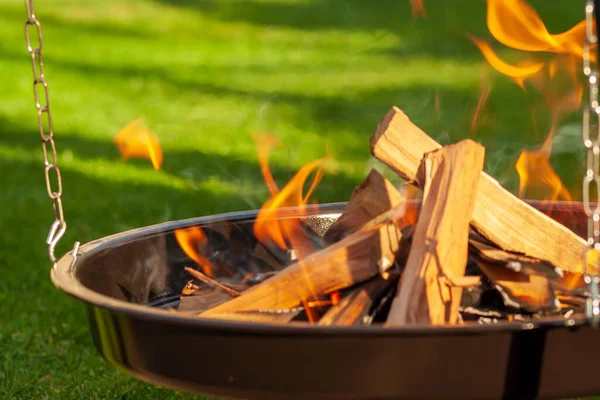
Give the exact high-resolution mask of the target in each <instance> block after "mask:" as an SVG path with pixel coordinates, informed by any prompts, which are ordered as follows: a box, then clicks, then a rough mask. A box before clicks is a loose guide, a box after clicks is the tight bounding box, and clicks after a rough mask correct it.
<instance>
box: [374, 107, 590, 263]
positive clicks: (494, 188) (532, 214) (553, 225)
mask: <svg viewBox="0 0 600 400" xmlns="http://www.w3.org/2000/svg"><path fill="white" fill-rule="evenodd" d="M438 148H440V145H439V144H438V143H437V142H436V141H435V140H433V139H432V138H431V137H429V136H428V135H427V134H426V133H425V132H423V131H422V130H421V129H419V128H418V127H417V126H416V125H415V124H413V123H412V122H411V121H410V120H409V118H408V117H407V116H406V115H405V114H404V113H403V112H402V111H401V110H400V109H399V108H397V107H394V108H392V109H391V110H390V111H389V112H388V113H387V114H386V116H385V117H384V118H383V120H382V121H381V123H380V124H379V126H378V127H377V130H376V132H375V133H374V134H373V136H372V138H371V152H372V154H373V155H374V156H375V157H376V158H377V159H379V160H380V161H382V162H384V163H385V164H387V165H388V166H390V167H391V168H392V169H393V170H394V171H396V173H398V174H399V175H400V176H401V177H403V178H404V179H406V180H408V181H409V182H412V183H414V184H416V185H417V186H419V187H423V185H424V182H423V181H422V179H420V177H419V176H418V174H417V169H418V166H419V164H420V162H421V159H422V158H423V156H424V154H425V153H427V152H430V151H432V150H435V149H438ZM471 223H472V225H473V227H474V228H475V230H476V231H477V232H478V233H479V234H481V235H482V236H483V237H485V238H486V239H488V240H490V241H491V242H493V243H495V244H496V245H497V246H498V247H500V248H502V249H503V250H507V251H511V252H515V253H521V254H524V255H527V256H529V257H533V258H538V259H540V260H545V261H548V262H549V263H550V264H552V265H555V266H560V267H561V268H563V269H564V270H565V271H568V272H572V273H576V274H581V273H583V265H582V262H581V255H582V254H583V250H584V248H585V246H586V243H585V241H584V240H583V239H582V238H581V237H579V236H577V235H576V234H575V233H573V232H572V231H571V230H569V229H568V228H566V227H565V226H564V225H561V224H560V223H558V222H556V221H555V220H553V219H552V218H550V217H548V216H546V215H544V214H543V213H541V212H540V211H538V210H536V209H534V208H533V207H531V206H530V205H528V204H527V203H525V202H524V201H522V200H520V199H519V198H517V197H516V196H514V195H513V194H511V193H510V192H509V191H508V190H506V189H504V188H503V187H502V186H500V184H499V183H498V182H497V181H496V180H495V179H493V178H492V177H490V176H489V175H487V174H486V173H484V172H482V173H481V178H480V179H479V184H478V192H477V196H476V199H475V206H474V209H473V215H472V222H471ZM588 270H589V271H590V273H593V274H597V273H598V272H599V271H598V265H597V263H596V262H595V260H589V262H588Z"/></svg>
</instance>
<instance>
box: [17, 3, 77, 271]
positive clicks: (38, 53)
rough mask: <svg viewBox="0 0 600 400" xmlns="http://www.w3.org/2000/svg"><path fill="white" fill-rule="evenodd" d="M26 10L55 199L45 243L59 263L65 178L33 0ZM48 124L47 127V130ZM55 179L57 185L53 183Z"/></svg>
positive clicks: (47, 173) (46, 162)
mask: <svg viewBox="0 0 600 400" xmlns="http://www.w3.org/2000/svg"><path fill="white" fill-rule="evenodd" d="M25 8H26V9H27V21H25V41H26V43H27V51H29V54H30V55H31V68H32V70H33V94H34V96H35V107H36V109H37V119H38V127H39V131H40V136H41V139H42V153H43V155H44V175H45V177H46V191H47V193H48V196H49V197H50V200H52V211H53V214H54V222H53V223H52V226H51V227H50V232H48V237H47V239H46V243H47V244H48V255H49V256H50V260H52V262H53V263H54V262H56V257H55V256H54V248H55V247H56V244H57V243H58V241H59V240H60V238H61V237H62V236H63V235H64V233H65V231H66V230H67V223H66V222H65V216H64V214H63V205H62V179H61V176H60V170H59V169H58V158H57V156H56V145H55V143H54V126H53V125H52V114H51V113H50V99H49V97H48V83H47V82H46V78H45V76H44V60H43V57H42V47H43V40H42V27H41V25H40V21H38V19H37V18H36V17H35V12H34V10H33V0H25ZM31 27H35V33H36V35H37V47H34V46H35V45H34V44H32V41H35V37H34V38H32V37H31V34H30V28H31ZM44 125H46V128H45V127H44ZM52 175H53V176H54V180H55V181H56V186H54V185H53V184H52V181H53V179H51V176H52Z"/></svg>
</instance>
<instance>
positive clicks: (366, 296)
mask: <svg viewBox="0 0 600 400" xmlns="http://www.w3.org/2000/svg"><path fill="white" fill-rule="evenodd" d="M392 285H393V281H392V280H385V279H383V278H381V277H375V278H373V279H371V280H370V281H369V282H367V283H365V284H364V285H361V286H360V287H358V288H357V289H355V290H354V291H352V292H351V293H350V294H348V295H347V296H346V297H344V298H343V299H342V301H340V302H339V303H338V304H336V305H334V306H332V307H331V308H330V309H329V310H328V311H327V312H326V313H325V315H323V316H322V317H321V319H320V320H319V323H318V324H319V325H343V326H350V325H361V324H364V323H367V322H369V321H368V319H369V311H370V309H371V308H372V307H373V305H374V304H375V303H376V302H377V300H378V299H380V298H381V297H382V296H385V294H386V292H388V291H389V290H390V289H391V287H392ZM365 319H366V320H365Z"/></svg>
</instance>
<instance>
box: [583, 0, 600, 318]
mask: <svg viewBox="0 0 600 400" xmlns="http://www.w3.org/2000/svg"><path fill="white" fill-rule="evenodd" d="M594 17H595V7H594V1H593V0H588V1H587V4H586V6H585V21H586V38H585V42H584V46H583V73H584V74H585V76H586V78H587V80H588V84H589V101H588V102H586V104H585V105H584V107H583V121H582V134H583V144H584V146H585V148H586V149H587V155H586V172H585V177H584V179H583V206H584V210H585V214H586V215H587V217H588V232H587V247H586V248H585V250H584V252H583V268H584V279H585V282H586V283H587V284H588V286H589V291H590V293H589V297H588V300H587V303H586V316H587V317H588V318H589V319H590V322H591V324H592V325H593V326H598V325H599V323H600V292H599V289H598V287H599V283H600V278H599V277H598V276H597V275H593V276H592V275H590V274H589V272H588V268H587V266H588V265H589V263H590V262H591V261H592V260H590V256H593V257H594V259H593V260H594V261H595V262H597V261H598V257H599V256H600V205H599V203H600V201H599V200H600V106H599V104H598V72H597V70H596V68H595V67H592V63H591V60H590V49H591V47H592V45H594V44H596V43H597V42H598V37H597V34H596V33H595V32H594ZM592 187H595V189H592ZM591 190H595V191H596V197H595V204H594V205H592V201H591V200H590V191H591Z"/></svg>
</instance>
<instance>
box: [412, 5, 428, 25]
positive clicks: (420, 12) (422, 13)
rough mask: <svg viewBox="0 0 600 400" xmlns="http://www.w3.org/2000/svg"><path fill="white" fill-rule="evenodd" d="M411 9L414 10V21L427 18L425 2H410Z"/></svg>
mask: <svg viewBox="0 0 600 400" xmlns="http://www.w3.org/2000/svg"><path fill="white" fill-rule="evenodd" d="M410 8H411V10H412V18H413V20H414V19H417V18H419V17H421V18H427V11H426V10H425V6H424V5H423V0H410Z"/></svg>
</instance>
